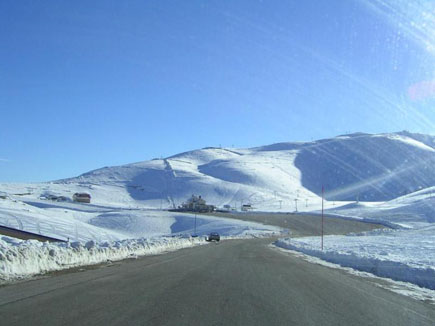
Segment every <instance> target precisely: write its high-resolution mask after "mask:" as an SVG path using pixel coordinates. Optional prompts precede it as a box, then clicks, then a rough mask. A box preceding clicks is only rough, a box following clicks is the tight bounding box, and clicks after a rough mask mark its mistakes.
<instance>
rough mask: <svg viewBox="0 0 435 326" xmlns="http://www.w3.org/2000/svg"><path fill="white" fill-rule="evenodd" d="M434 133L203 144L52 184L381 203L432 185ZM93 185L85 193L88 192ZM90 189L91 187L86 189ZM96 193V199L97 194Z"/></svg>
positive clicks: (171, 195) (164, 202) (120, 196)
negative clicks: (322, 196)
mask: <svg viewBox="0 0 435 326" xmlns="http://www.w3.org/2000/svg"><path fill="white" fill-rule="evenodd" d="M434 144H435V137H433V136H428V135H421V134H412V133H408V132H399V133H391V134H376V135H371V134H364V133H356V134H351V135H343V136H338V137H335V138H331V139H323V140H318V141H314V142H288V143H278V144H273V145H268V146H262V147H256V148H250V149H233V148H232V149H228V148H204V149H200V150H194V151H189V152H185V153H181V154H177V155H174V156H171V157H168V158H165V159H156V160H152V161H145V162H139V163H133V164H127V165H122V166H115V167H105V168H102V169H98V170H94V171H91V172H88V173H85V174H83V175H81V176H79V177H76V178H70V179H65V180H59V181H56V182H55V184H59V185H60V184H70V185H76V186H81V187H90V188H93V189H94V190H95V193H96V198H97V201H98V197H99V191H98V187H104V188H105V189H106V190H107V189H108V188H107V187H110V188H111V189H112V195H111V196H112V200H114V201H116V202H129V201H130V200H131V201H133V202H140V203H142V204H144V205H147V206H150V207H161V206H162V207H173V206H177V205H179V204H180V203H181V202H183V201H184V200H186V199H187V198H188V197H189V196H191V195H192V194H201V195H202V196H203V197H204V198H206V199H207V201H208V202H210V203H212V204H215V205H224V204H230V205H232V206H237V207H239V206H240V205H241V204H242V203H251V204H253V205H256V206H258V207H269V206H278V205H280V203H279V202H280V201H282V202H281V204H282V203H283V202H285V203H292V205H293V204H294V202H293V201H294V199H299V200H300V201H301V202H300V204H302V203H309V202H310V201H312V200H313V199H314V200H315V199H318V196H319V195H320V194H321V189H322V185H323V186H324V187H325V195H326V198H327V199H329V200H337V201H338V200H348V201H349V200H357V199H359V200H360V201H385V200H391V199H394V198H396V197H399V196H402V195H405V194H408V193H411V192H414V191H418V190H420V189H423V188H426V187H429V186H434V185H435V169H433V168H432V167H433V166H435V164H434V163H435V149H434ZM91 190H92V189H90V190H89V191H91ZM91 192H92V191H91ZM94 197H95V196H94Z"/></svg>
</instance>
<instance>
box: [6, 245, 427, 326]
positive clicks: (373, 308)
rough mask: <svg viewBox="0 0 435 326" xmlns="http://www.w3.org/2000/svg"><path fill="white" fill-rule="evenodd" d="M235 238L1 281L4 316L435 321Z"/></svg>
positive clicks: (342, 277) (406, 303)
mask: <svg viewBox="0 0 435 326" xmlns="http://www.w3.org/2000/svg"><path fill="white" fill-rule="evenodd" d="M271 241H272V239H253V240H229V241H224V242H221V243H219V244H208V245H204V246H200V247H195V248H193V249H184V250H180V251H177V252H172V253H168V254H165V255H159V256H152V257H144V258H141V259H137V260H127V261H123V262H118V263H115V264H112V265H101V266H99V267H93V268H91V269H87V270H84V271H75V272H71V271H69V272H62V273H58V274H56V275H51V276H49V277H45V278H42V279H38V280H33V281H28V282H22V283H18V284H14V285H8V286H4V287H1V288H0V320H1V324H2V325H8V326H12V325H46V326H49V325H334V326H336V325H394V326H400V325H406V326H409V325H431V326H432V325H434V321H435V306H434V305H430V304H428V303H425V302H422V301H417V300H414V299H411V298H409V297H406V296H402V295H399V294H396V293H393V292H391V291H389V290H386V289H383V288H381V287H379V286H376V284H374V283H373V282H374V281H370V279H367V278H361V277H358V276H355V275H351V274H348V273H346V272H345V271H342V270H339V269H332V268H328V267H324V266H320V265H316V264H312V263H309V262H306V261H304V260H302V259H300V258H297V257H294V256H292V255H289V254H284V253H282V252H280V251H279V250H277V249H273V248H271V247H270V245H269V244H270V243H271Z"/></svg>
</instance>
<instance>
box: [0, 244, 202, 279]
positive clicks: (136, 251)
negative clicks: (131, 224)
mask: <svg viewBox="0 0 435 326" xmlns="http://www.w3.org/2000/svg"><path fill="white" fill-rule="evenodd" d="M205 243H206V242H205V240H204V238H180V237H174V238H170V237H160V238H154V239H145V238H142V239H127V240H120V241H113V242H101V243H98V242H95V241H88V242H86V243H80V242H72V243H48V242H39V241H36V240H27V241H21V240H18V239H15V238H11V237H6V236H3V237H1V238H0V282H5V281H10V280H13V279H17V278H22V277H26V276H31V275H36V274H41V273H46V272H49V271H56V270H62V269H67V268H71V267H77V266H84V265H93V264H98V263H103V262H107V261H116V260H121V259H125V258H129V257H136V256H144V255H155V254H160V253H163V252H168V251H173V250H177V249H181V248H188V247H193V246H196V245H200V244H205Z"/></svg>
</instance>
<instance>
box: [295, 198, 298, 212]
mask: <svg viewBox="0 0 435 326" xmlns="http://www.w3.org/2000/svg"><path fill="white" fill-rule="evenodd" d="M297 211H298V199H297V198H295V212H297Z"/></svg>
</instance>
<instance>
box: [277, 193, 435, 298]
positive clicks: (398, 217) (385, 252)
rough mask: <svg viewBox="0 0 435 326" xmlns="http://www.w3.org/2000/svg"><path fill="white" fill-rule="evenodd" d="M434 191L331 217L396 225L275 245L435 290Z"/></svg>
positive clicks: (341, 210)
mask: <svg viewBox="0 0 435 326" xmlns="http://www.w3.org/2000/svg"><path fill="white" fill-rule="evenodd" d="M434 191H435V188H434V187H429V188H427V189H424V190H421V191H417V192H415V193H412V194H409V195H406V196H403V197H398V198H396V199H394V200H391V201H388V202H377V203H353V204H346V205H343V206H341V207H335V208H332V209H328V210H326V212H327V213H328V214H333V215H335V216H342V217H343V218H355V219H358V220H362V221H375V222H380V223H383V224H386V225H393V226H396V229H387V230H377V231H371V232H366V233H361V234H351V235H347V236H325V237H324V250H323V251H322V250H321V240H320V237H306V238H286V239H281V240H279V241H277V242H276V243H275V244H276V245H277V246H278V247H281V248H284V249H290V250H295V251H299V252H302V253H304V254H308V255H311V256H314V257H318V258H320V259H322V260H325V261H328V262H331V263H335V264H339V265H341V266H344V267H352V268H354V269H357V270H360V271H364V272H370V273H373V274H375V275H377V276H381V277H388V278H391V279H394V280H398V281H405V282H411V283H414V284H417V285H419V286H421V287H425V288H429V289H432V290H435V223H434V222H435V197H434V196H433V193H434Z"/></svg>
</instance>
